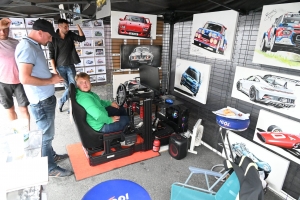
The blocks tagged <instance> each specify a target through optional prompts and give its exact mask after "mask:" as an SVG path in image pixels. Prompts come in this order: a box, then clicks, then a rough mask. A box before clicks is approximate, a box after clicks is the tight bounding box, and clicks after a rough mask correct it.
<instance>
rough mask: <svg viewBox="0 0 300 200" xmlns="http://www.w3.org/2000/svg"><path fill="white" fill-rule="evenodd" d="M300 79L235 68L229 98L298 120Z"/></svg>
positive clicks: (286, 75) (280, 74)
mask: <svg viewBox="0 0 300 200" xmlns="http://www.w3.org/2000/svg"><path fill="white" fill-rule="evenodd" d="M299 86H300V77H298V76H292V75H288V74H282V73H276V72H270V71H263V70H257V69H251V68H247V67H239V66H237V67H236V70H235V76H234V81H233V87H232V93H231V96H232V97H234V98H237V99H240V100H243V101H246V102H248V103H252V104H255V105H257V106H260V107H264V108H267V109H270V110H274V111H276V112H279V113H282V114H285V115H289V116H291V117H295V118H297V119H300V106H299V105H300V87H299Z"/></svg>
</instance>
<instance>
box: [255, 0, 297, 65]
mask: <svg viewBox="0 0 300 200" xmlns="http://www.w3.org/2000/svg"><path fill="white" fill-rule="evenodd" d="M299 10H300V3H299V2H298V3H287V4H274V5H267V6H264V7H263V10H262V15H261V16H262V17H261V20H260V25H259V30H258V35H257V40H256V46H255V51H254V56H253V62H254V63H259V64H264V65H272V66H277V67H284V68H290V69H296V70H300V62H299V61H300V48H299V41H300V34H299V27H300V13H299Z"/></svg>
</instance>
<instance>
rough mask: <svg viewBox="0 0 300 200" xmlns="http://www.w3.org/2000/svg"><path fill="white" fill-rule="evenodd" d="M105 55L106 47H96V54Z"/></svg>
mask: <svg viewBox="0 0 300 200" xmlns="http://www.w3.org/2000/svg"><path fill="white" fill-rule="evenodd" d="M104 55H105V49H104V48H96V49H95V56H104Z"/></svg>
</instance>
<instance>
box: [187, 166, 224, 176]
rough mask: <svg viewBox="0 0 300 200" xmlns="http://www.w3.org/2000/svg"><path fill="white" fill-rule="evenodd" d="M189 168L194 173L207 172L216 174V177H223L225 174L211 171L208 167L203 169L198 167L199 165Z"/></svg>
mask: <svg viewBox="0 0 300 200" xmlns="http://www.w3.org/2000/svg"><path fill="white" fill-rule="evenodd" d="M189 170H190V171H191V173H194V174H207V175H211V176H216V177H221V176H222V175H223V174H221V173H219V172H214V171H211V170H208V169H202V168H197V167H189Z"/></svg>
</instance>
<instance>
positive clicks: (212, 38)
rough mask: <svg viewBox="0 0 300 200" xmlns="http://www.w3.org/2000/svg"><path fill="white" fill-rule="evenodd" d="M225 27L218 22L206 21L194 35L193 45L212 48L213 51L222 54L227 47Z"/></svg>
mask: <svg viewBox="0 0 300 200" xmlns="http://www.w3.org/2000/svg"><path fill="white" fill-rule="evenodd" d="M226 29H227V28H226V27H225V26H224V25H222V24H220V23H216V22H212V21H208V22H206V24H205V25H204V26H203V28H199V29H198V30H197V31H196V33H195V36H194V45H196V46H200V47H202V48H207V49H210V50H212V51H213V52H214V53H219V54H224V51H225V50H226V48H227V40H226V38H225V31H226Z"/></svg>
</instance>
